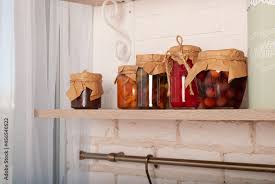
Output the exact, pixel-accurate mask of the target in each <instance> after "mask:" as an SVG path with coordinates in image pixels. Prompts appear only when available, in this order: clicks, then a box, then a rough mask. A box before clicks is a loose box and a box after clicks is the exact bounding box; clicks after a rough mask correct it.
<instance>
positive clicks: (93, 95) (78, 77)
mask: <svg viewBox="0 0 275 184" xmlns="http://www.w3.org/2000/svg"><path fill="white" fill-rule="evenodd" d="M70 78H71V80H70V88H69V90H68V91H67V93H66V94H67V97H68V98H69V100H70V101H71V102H73V101H74V100H77V98H79V97H81V98H84V96H82V95H83V93H84V92H86V90H87V89H88V90H91V92H90V95H89V98H88V99H87V100H89V101H90V102H92V101H95V100H97V99H99V98H101V96H102V95H103V87H102V75H101V74H97V73H90V72H87V71H83V72H81V73H75V74H72V75H71V76H70ZM85 94H86V93H85ZM82 100H83V99H82ZM87 103H89V102H87Z"/></svg>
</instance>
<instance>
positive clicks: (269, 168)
mask: <svg viewBox="0 0 275 184" xmlns="http://www.w3.org/2000/svg"><path fill="white" fill-rule="evenodd" d="M146 158H147V157H142V156H130V155H124V153H122V152H121V153H110V154H103V153H86V152H83V151H80V160H85V159H94V160H106V161H110V162H119V161H121V162H134V163H144V164H145V163H146ZM149 163H150V164H153V165H171V166H187V167H201V168H213V169H228V170H240V171H255V172H269V173H275V165H268V164H251V163H237V162H219V161H206V160H187V159H173V158H157V157H151V158H150V160H149Z"/></svg>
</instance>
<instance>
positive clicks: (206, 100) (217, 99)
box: [186, 49, 247, 109]
mask: <svg viewBox="0 0 275 184" xmlns="http://www.w3.org/2000/svg"><path fill="white" fill-rule="evenodd" d="M195 77H196V78H197V83H198V86H199V93H200V98H201V103H200V106H199V107H200V108H206V109H213V108H235V109H238V108H240V105H241V103H242V99H243V96H244V92H245V89H246V81H247V64H246V57H245V56H244V53H243V52H242V51H239V50H236V49H225V50H215V51H204V52H201V53H200V54H199V57H198V62H197V63H196V64H195V65H194V67H193V68H192V69H191V71H190V72H189V74H188V77H187V78H186V85H188V84H189V83H190V82H191V81H192V80H193V79H195Z"/></svg>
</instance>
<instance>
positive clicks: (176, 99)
mask: <svg viewBox="0 0 275 184" xmlns="http://www.w3.org/2000/svg"><path fill="white" fill-rule="evenodd" d="M177 41H178V43H179V46H175V47H172V48H170V50H169V52H168V53H169V55H168V59H167V73H168V76H169V84H170V85H169V89H170V90H169V96H170V103H171V106H172V107H173V108H197V107H198V105H199V94H198V88H197V84H196V81H195V80H194V81H192V82H191V83H190V84H189V85H187V86H186V85H185V84H186V77H187V75H188V73H189V71H190V69H191V68H192V67H193V64H194V63H195V62H196V60H197V57H198V54H199V52H200V51H201V49H200V48H199V47H196V46H192V45H182V38H181V37H180V36H178V37H177Z"/></svg>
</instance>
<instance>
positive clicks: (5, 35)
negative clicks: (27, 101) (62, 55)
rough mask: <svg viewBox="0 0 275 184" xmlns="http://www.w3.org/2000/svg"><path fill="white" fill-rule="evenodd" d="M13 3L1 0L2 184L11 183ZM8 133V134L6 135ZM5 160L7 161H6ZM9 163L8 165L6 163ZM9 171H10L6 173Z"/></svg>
mask: <svg viewBox="0 0 275 184" xmlns="http://www.w3.org/2000/svg"><path fill="white" fill-rule="evenodd" d="M13 61H14V60H13V2H12V1H5V0H0V66H1V67H0V183H1V184H2V183H3V184H5V183H11V177H12V176H11V173H12V154H11V151H12V146H13V144H12V125H13V121H12V108H13V105H12V104H13V92H14V89H13V64H14V62H13ZM6 131H7V133H8V134H6ZM4 160H5V161H4ZM6 161H8V163H7V162H6ZM6 169H8V171H5V170H6ZM7 173H8V174H7Z"/></svg>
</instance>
